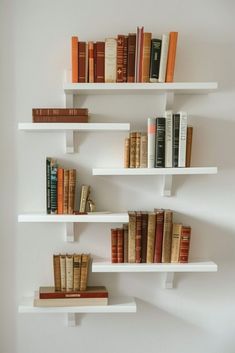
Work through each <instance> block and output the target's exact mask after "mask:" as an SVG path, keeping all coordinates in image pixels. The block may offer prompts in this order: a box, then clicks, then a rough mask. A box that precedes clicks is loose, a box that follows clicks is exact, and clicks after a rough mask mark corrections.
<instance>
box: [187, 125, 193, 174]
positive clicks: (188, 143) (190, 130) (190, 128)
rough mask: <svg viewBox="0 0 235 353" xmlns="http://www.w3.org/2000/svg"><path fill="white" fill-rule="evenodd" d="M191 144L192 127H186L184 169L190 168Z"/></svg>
mask: <svg viewBox="0 0 235 353" xmlns="http://www.w3.org/2000/svg"><path fill="white" fill-rule="evenodd" d="M192 142H193V127H192V126H188V127H187V141H186V167H190V166H191V154H192Z"/></svg>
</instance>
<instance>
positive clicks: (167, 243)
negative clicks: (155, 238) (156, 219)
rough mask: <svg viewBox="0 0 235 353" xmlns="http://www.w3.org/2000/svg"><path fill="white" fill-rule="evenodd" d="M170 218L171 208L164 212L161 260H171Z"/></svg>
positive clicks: (165, 261)
mask: <svg viewBox="0 0 235 353" xmlns="http://www.w3.org/2000/svg"><path fill="white" fill-rule="evenodd" d="M172 218H173V213H172V211H171V210H165V212H164V226H163V242H162V262H163V263H168V262H171V240H172Z"/></svg>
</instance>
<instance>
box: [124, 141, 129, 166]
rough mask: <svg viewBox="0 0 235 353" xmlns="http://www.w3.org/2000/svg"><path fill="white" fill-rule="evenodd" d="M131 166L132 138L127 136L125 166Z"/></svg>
mask: <svg viewBox="0 0 235 353" xmlns="http://www.w3.org/2000/svg"><path fill="white" fill-rule="evenodd" d="M129 167H130V138H129V137H127V138H125V142H124V168H129Z"/></svg>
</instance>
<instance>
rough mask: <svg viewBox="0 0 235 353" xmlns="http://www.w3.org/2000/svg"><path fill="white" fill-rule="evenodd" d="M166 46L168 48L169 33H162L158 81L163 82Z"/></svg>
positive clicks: (164, 77)
mask: <svg viewBox="0 0 235 353" xmlns="http://www.w3.org/2000/svg"><path fill="white" fill-rule="evenodd" d="M168 48H169V34H163V35H162V47H161V58H160V66H159V77H158V82H165V80H166V65H167V57H168Z"/></svg>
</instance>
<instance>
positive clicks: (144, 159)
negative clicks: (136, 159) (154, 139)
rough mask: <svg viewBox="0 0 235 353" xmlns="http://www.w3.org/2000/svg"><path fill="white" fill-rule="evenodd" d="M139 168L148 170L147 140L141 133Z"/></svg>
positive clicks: (145, 135) (144, 134)
mask: <svg viewBox="0 0 235 353" xmlns="http://www.w3.org/2000/svg"><path fill="white" fill-rule="evenodd" d="M140 168H148V138H147V134H146V133H143V132H142V133H141V136H140Z"/></svg>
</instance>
